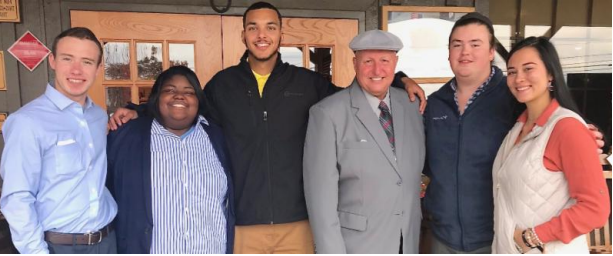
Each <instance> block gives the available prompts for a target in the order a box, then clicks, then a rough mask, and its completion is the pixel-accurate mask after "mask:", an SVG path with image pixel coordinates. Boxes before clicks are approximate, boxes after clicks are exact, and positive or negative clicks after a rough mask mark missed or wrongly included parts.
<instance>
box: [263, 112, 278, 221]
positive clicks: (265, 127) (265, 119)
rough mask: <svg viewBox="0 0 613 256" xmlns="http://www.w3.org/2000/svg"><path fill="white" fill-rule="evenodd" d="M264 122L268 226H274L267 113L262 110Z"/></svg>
mask: <svg viewBox="0 0 613 256" xmlns="http://www.w3.org/2000/svg"><path fill="white" fill-rule="evenodd" d="M262 117H263V120H264V129H265V130H266V134H265V135H266V138H265V139H266V165H267V168H266V169H267V170H268V193H269V194H270V224H274V219H275V213H274V200H273V198H272V173H271V171H270V144H269V140H268V112H267V111H266V110H264V113H263V115H262Z"/></svg>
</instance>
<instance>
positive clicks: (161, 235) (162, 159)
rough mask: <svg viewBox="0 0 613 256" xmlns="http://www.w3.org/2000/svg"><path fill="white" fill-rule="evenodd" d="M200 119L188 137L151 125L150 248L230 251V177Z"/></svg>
mask: <svg viewBox="0 0 613 256" xmlns="http://www.w3.org/2000/svg"><path fill="white" fill-rule="evenodd" d="M201 123H204V124H207V125H208V122H207V120H206V119H204V117H202V116H199V117H198V123H197V124H196V125H195V126H194V127H192V129H191V130H190V131H189V132H187V133H186V134H184V135H183V136H177V135H175V134H173V133H171V132H169V131H168V130H166V129H165V128H164V127H163V126H162V125H160V124H159V123H158V122H157V121H155V120H154V121H153V125H152V126H151V174H152V175H151V182H152V183H151V184H152V186H151V190H152V191H151V192H152V201H153V202H152V210H153V241H152V244H151V253H155V254H161V253H163V254H167V253H180V254H203V253H217V254H223V253H225V252H226V211H227V207H226V205H225V203H226V198H225V197H226V192H227V190H228V186H227V177H226V174H225V173H224V169H223V167H222V165H221V162H220V161H219V158H218V157H217V154H216V153H215V150H214V149H213V145H212V144H211V141H210V139H209V136H208V134H207V133H206V131H205V130H204V128H203V127H202V125H200V124H201Z"/></svg>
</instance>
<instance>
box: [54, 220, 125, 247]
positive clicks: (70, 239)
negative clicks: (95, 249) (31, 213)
mask: <svg viewBox="0 0 613 256" xmlns="http://www.w3.org/2000/svg"><path fill="white" fill-rule="evenodd" d="M112 231H113V227H111V224H109V225H107V226H106V227H103V228H102V229H100V230H98V231H96V232H91V233H86V234H71V233H57V232H51V231H46V232H45V241H47V242H49V243H52V244H64V245H72V244H85V245H94V244H99V243H100V242H102V239H104V238H105V237H106V236H108V235H109V234H110V233H111V232H112Z"/></svg>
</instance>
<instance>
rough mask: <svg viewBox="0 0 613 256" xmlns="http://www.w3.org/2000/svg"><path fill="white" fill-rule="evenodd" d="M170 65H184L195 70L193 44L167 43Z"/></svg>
mask: <svg viewBox="0 0 613 256" xmlns="http://www.w3.org/2000/svg"><path fill="white" fill-rule="evenodd" d="M168 55H169V56H168V58H169V60H170V66H171V67H174V66H186V67H188V68H190V69H191V70H193V71H196V67H195V65H194V59H195V58H194V45H193V44H168Z"/></svg>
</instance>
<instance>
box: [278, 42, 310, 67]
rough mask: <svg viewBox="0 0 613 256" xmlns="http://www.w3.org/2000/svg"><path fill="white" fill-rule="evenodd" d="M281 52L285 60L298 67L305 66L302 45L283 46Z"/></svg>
mask: <svg viewBox="0 0 613 256" xmlns="http://www.w3.org/2000/svg"><path fill="white" fill-rule="evenodd" d="M279 52H281V58H283V61H285V62H287V63H289V64H292V65H294V66H296V67H303V66H304V65H302V60H303V59H304V58H303V57H302V47H297V46H281V48H280V49H279Z"/></svg>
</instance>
